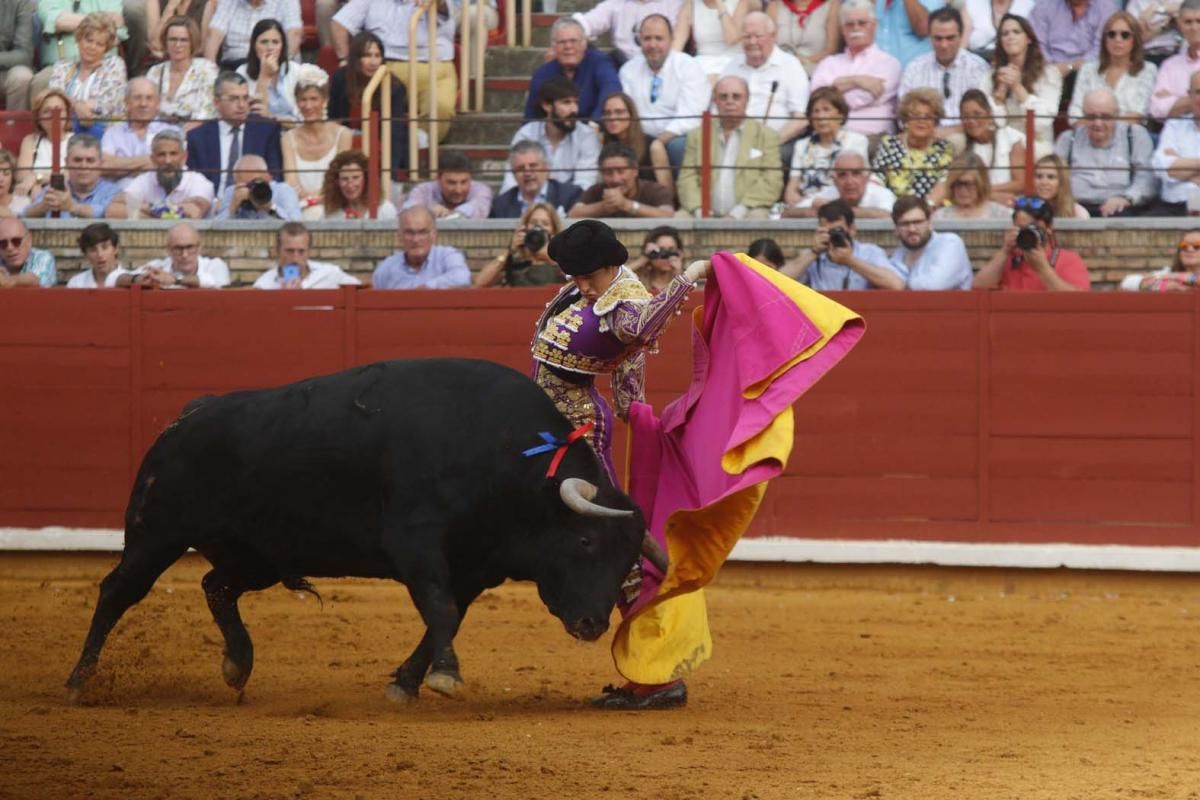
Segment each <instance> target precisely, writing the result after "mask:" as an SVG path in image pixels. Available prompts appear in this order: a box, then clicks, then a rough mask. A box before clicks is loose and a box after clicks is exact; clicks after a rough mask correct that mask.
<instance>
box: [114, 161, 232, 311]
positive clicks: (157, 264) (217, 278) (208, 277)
mask: <svg viewBox="0 0 1200 800" xmlns="http://www.w3.org/2000/svg"><path fill="white" fill-rule="evenodd" d="M205 183H208V181H205ZM147 267H153V268H155V269H161V270H165V271H167V272H174V271H175V267H174V263H173V262H172V260H171V257H170V256H168V257H166V258H156V259H154V260H153V261H147V262H146V263H145V264H144V265H143V266H142V267H141V268H139V269H138V270H137V273H138V274H140V273H141V272H142V271H143V270H145V269H146V268H147ZM196 277H197V278H199V279H200V288H201V289H221V288H224V287H226V286H228V285H229V284H230V281H231V279H230V276H229V266H228V265H227V264H226V263H225V262H224V260H222V259H220V258H207V257H206V256H200V261H199V262H198V263H197V264H196ZM163 288H164V289H182V288H185V287H182V286H164V287H163Z"/></svg>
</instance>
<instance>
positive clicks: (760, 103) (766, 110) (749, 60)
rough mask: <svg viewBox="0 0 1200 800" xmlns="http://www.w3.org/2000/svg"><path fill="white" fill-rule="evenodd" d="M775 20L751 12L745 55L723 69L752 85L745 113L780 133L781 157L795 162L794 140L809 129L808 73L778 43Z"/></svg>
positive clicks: (744, 37) (744, 34)
mask: <svg viewBox="0 0 1200 800" xmlns="http://www.w3.org/2000/svg"><path fill="white" fill-rule="evenodd" d="M775 30H776V29H775V21H774V20H773V19H771V18H770V17H768V16H767V15H766V14H764V13H762V12H761V11H751V12H750V13H749V14H747V15H746V19H745V20H744V21H743V22H742V55H741V57H740V58H739V57H737V56H735V57H734V58H733V59H731V60H730V62H729V64H727V65H726V67H725V69H724V70H723V71H722V72H721V77H725V76H727V75H734V76H736V77H739V78H741V79H743V80H744V81H746V83H747V84H748V85H749V86H750V103H749V105H748V106H747V107H746V116H748V117H750V118H751V119H756V120H758V121H759V122H761V123H762V124H764V125H766V126H767V127H768V128H771V129H772V130H773V131H775V132H776V133H778V134H779V147H780V157H781V158H782V159H783V163H785V164H790V163H792V149H793V147H794V145H792V144H791V143H792V142H793V141H794V140H795V138H796V137H797V136H799V135H800V134H801V133H803V132H804V131H805V129H807V128H808V120H806V119H805V118H804V112H805V110H806V109H807V108H808V73H807V72H806V71H805V69H804V66H803V65H802V64H801V63H800V59H798V58H796V57H795V56H794V55H792V54H791V53H787V52H784V51H783V50H782V49H780V48H779V47H778V46H777V45H776V44H775Z"/></svg>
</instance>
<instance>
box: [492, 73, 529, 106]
mask: <svg viewBox="0 0 1200 800" xmlns="http://www.w3.org/2000/svg"><path fill="white" fill-rule="evenodd" d="M528 93H529V76H528V75H525V76H516V75H510V76H503V77H491V76H489V77H488V78H487V80H486V81H485V83H484V89H483V108H484V111H506V112H508V113H510V114H512V113H515V114H520V113H522V112H523V111H524V110H525V95H526V94H528Z"/></svg>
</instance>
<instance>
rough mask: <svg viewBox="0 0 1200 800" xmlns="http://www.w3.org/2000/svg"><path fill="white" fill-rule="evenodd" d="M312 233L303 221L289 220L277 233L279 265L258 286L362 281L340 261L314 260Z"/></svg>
mask: <svg viewBox="0 0 1200 800" xmlns="http://www.w3.org/2000/svg"><path fill="white" fill-rule="evenodd" d="M311 250H312V233H311V232H310V231H309V230H308V228H306V227H304V223H302V222H285V223H284V224H283V225H280V226H279V230H278V231H276V232H275V258H276V260H277V262H278V263H277V264H276V265H275V266H274V267H271V268H270V269H268V270H267V271H266V272H264V273H263V274H262V275H259V276H258V279H257V280H256V281H254V288H255V289H337V288H338V287H339V286H358V285H360V284H362V281H360V280H359V279H358V278H356V277H354V276H353V275H351V274H350V273H348V272H346V271H345V270H344V269H342V268H341V267H339V266H338V265H337V264H331V263H329V262H326V261H312V260H310V259H309V257H308V254H309V252H310V251H311Z"/></svg>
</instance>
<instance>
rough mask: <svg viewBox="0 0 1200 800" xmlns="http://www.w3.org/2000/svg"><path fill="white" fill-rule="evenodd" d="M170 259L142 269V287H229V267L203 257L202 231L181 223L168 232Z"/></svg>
mask: <svg viewBox="0 0 1200 800" xmlns="http://www.w3.org/2000/svg"><path fill="white" fill-rule="evenodd" d="M166 250H167V257H166V258H157V259H155V260H153V261H150V262H147V263H146V265H145V266H143V267H142V268H141V269H140V270H138V275H139V277H138V278H135V279H134V280H136V281H137V282H138V283H139V284H141V285H142V286H146V287H153V288H158V289H221V288H224V287H226V286H228V285H229V283H230V278H229V266H228V265H227V264H226V263H225V262H224V261H223V260H221V259H219V258H207V257H206V256H204V255H203V254H202V245H201V243H200V232H199V231H197V230H196V229H195V228H194V227H192V225H191V223H188V222H179V223H176V224H175V225H174V226H172V227H171V230H170V231H168V232H167V248H166Z"/></svg>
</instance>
